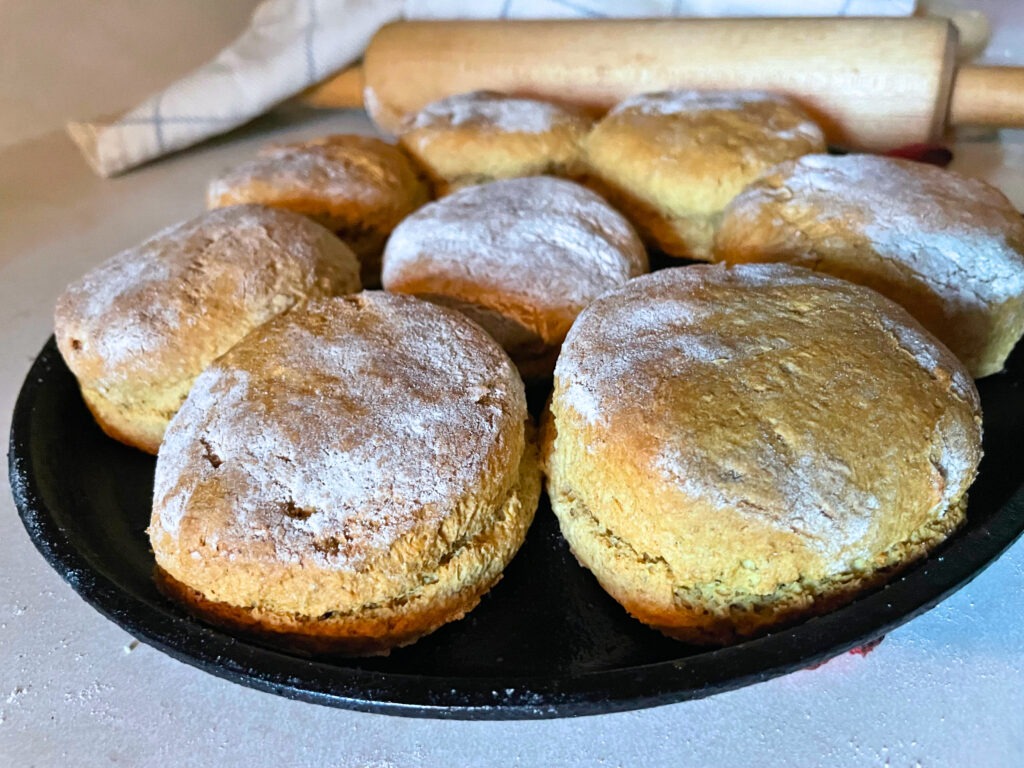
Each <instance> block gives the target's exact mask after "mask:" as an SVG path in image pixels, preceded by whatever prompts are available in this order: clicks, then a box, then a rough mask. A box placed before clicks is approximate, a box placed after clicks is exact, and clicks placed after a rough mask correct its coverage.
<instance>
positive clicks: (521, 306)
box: [382, 176, 647, 378]
mask: <svg viewBox="0 0 1024 768" xmlns="http://www.w3.org/2000/svg"><path fill="white" fill-rule="evenodd" d="M646 271H647V254H646V252H645V251H644V248H643V244H642V243H641V242H640V239H639V238H638V237H637V235H636V233H635V232H634V231H633V228H632V227H631V226H630V225H629V222H627V221H626V220H625V219H624V218H623V217H622V216H621V215H620V214H619V213H617V212H616V211H615V210H614V209H612V208H611V207H610V206H609V205H608V204H607V203H606V202H605V201H604V200H602V199H601V198H600V197H599V196H598V195H596V194H594V193H593V192H591V191H589V190H587V189H584V188H583V187H581V186H579V185H578V184H573V183H572V182H570V181H565V180H563V179H555V178H551V177H548V176H534V177H529V178H524V179H507V180H503V181H496V182H492V183H490V184H483V185H480V186H474V187H467V188H466V189H462V190H459V191H458V192H456V193H454V194H452V195H449V196H448V197H445V198H443V199H441V200H438V201H436V202H434V203H431V204H429V205H426V206H424V207H423V208H421V209H420V210H418V211H417V212H416V213H414V214H413V215H411V216H410V217H409V218H407V219H406V220H405V221H403V222H402V223H401V224H399V225H398V227H397V228H396V229H395V231H394V234H393V235H392V236H391V239H390V240H389V241H388V245H387V250H386V251H385V253H384V267H383V271H382V280H383V283H384V287H385V288H386V289H387V290H389V291H394V292H398V293H410V294H415V295H417V296H420V297H422V298H424V299H429V300H430V301H434V302H436V303H439V304H445V305H448V306H451V307H454V308H456V309H459V310H460V311H462V312H464V313H465V314H467V315H468V316H469V317H471V318H472V319H474V320H476V321H477V322H478V323H480V325H482V326H483V327H484V329H485V330H486V331H488V332H489V333H490V334H491V335H492V336H493V337H494V338H495V339H497V340H498V342H499V343H500V344H501V345H502V346H503V347H504V348H505V349H506V350H507V351H508V353H509V354H510V355H511V356H512V359H513V360H514V361H515V363H516V365H518V366H519V369H520V372H521V373H522V374H523V376H524V377H527V378H538V377H543V376H548V375H550V374H551V370H552V368H553V367H554V362H555V357H557V355H558V349H559V346H560V344H561V343H562V339H563V338H565V334H566V332H567V331H568V330H569V327H570V326H571V325H572V322H573V320H574V319H575V317H576V315H578V314H579V312H580V310H582V309H583V308H584V307H585V306H586V305H587V304H588V303H589V302H590V301H592V300H593V299H595V298H596V297H597V296H599V295H600V294H602V293H604V292H605V291H606V290H608V289H610V288H614V287H616V286H618V285H621V284H623V283H625V282H626V281H627V280H628V279H629V278H631V277H634V276H635V275H639V274H641V273H643V272H646Z"/></svg>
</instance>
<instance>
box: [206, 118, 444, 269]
mask: <svg viewBox="0 0 1024 768" xmlns="http://www.w3.org/2000/svg"><path fill="white" fill-rule="evenodd" d="M428 199H429V194H428V192H427V188H426V185H425V184H424V182H423V181H422V180H421V179H420V178H419V176H418V174H417V171H416V169H415V168H414V167H413V165H412V163H411V162H410V161H409V158H408V157H406V155H405V153H404V152H402V150H401V149H399V148H398V147H396V146H394V145H392V144H388V143H387V142H384V141H381V140H380V139H375V138H372V137H369V136H357V135H350V134H338V135H333V136H324V137H322V138H319V139H313V140H311V141H300V142H295V143H292V144H279V145H272V146H269V147H266V148H265V149H263V150H262V151H261V152H260V153H259V155H258V156H257V157H255V158H253V159H251V160H248V161H246V162H244V163H242V164H240V165H237V166H235V167H234V168H231V169H229V170H227V171H225V172H224V173H223V174H221V175H220V176H219V177H217V178H215V179H214V180H212V181H211V182H210V185H209V187H208V189H207V195H206V200H207V205H208V206H209V207H210V208H218V207H220V206H224V205H234V204H237V203H261V204H263V205H272V206H275V207H278V208H287V209H288V210H291V211H295V212H296V213H301V214H304V215H306V216H309V217H310V218H312V219H313V220H314V221H317V222H318V223H320V224H323V225H324V226H325V227H327V228H328V229H329V230H331V231H332V232H335V233H337V235H338V237H340V238H341V239H342V240H343V241H345V243H346V244H347V245H349V246H350V247H351V248H352V250H353V251H355V253H356V256H358V257H359V261H360V263H361V264H362V272H361V275H360V277H361V279H362V282H363V285H365V286H377V285H380V255H381V252H382V251H383V250H384V243H385V241H386V240H387V238H388V235H389V234H390V233H391V230H392V229H394V228H395V225H396V224H398V222H399V221H401V220H402V219H403V218H405V216H407V215H408V214H409V213H411V212H412V211H414V210H416V208H418V207H419V206H421V205H422V204H423V203H425V202H426V201H427V200H428Z"/></svg>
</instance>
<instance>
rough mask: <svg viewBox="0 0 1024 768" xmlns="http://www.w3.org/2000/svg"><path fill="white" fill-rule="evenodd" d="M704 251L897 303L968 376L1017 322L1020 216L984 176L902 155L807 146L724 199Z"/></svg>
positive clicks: (995, 361) (1018, 327) (1021, 278)
mask: <svg viewBox="0 0 1024 768" xmlns="http://www.w3.org/2000/svg"><path fill="white" fill-rule="evenodd" d="M715 259H716V260H720V261H725V262H728V263H731V264H736V263H743V262H786V263H790V264H796V265H799V266H803V267H809V268H811V269H814V270H817V271H820V272H827V273H828V274H831V275H836V276H837V277H841V278H843V279H845V280H850V281H852V282H855V283H860V284H861V285H866V286H868V287H870V288H873V289H875V290H876V291H878V292H879V293H882V294H884V295H885V296H888V297H889V298H890V299H892V300H893V301H895V302H897V303H898V304H901V305H902V306H903V307H904V309H906V310H907V311H909V312H910V314H912V315H913V316H914V317H915V318H916V319H917V320H918V322H920V323H921V324H922V325H923V326H924V327H925V328H927V329H928V330H929V331H931V332H932V333H933V334H935V336H937V337H938V338H939V339H940V340H941V341H942V342H943V343H944V344H945V345H946V346H947V347H949V348H950V350H951V351H952V352H953V353H954V354H955V355H956V356H957V357H959V358H960V360H961V361H962V362H963V363H964V365H966V366H967V369H968V370H969V371H970V372H971V374H972V375H973V376H975V377H976V378H977V377H981V376H988V375H989V374H993V373H998V372H999V371H1000V370H1002V368H1003V364H1004V363H1005V362H1006V358H1007V357H1008V356H1009V354H1010V351H1011V350H1012V349H1013V347H1014V345H1015V344H1016V343H1017V341H1018V340H1019V339H1020V337H1021V335H1022V334H1024V217H1021V214H1020V213H1019V212H1018V211H1017V210H1016V209H1015V208H1014V207H1013V205H1012V204H1011V203H1010V201H1009V200H1007V199H1006V197H1005V196H1004V195H1003V194H1002V193H1001V192H999V191H998V190H997V189H995V188H994V187H991V186H989V185H988V184H986V183H985V182H983V181H979V180H977V179H970V178H967V177H966V176H961V175H960V174H957V173H953V172H952V171H946V170H942V169H940V168H936V167H934V166H931V165H925V164H922V163H914V162H910V161H908V160H898V159H894V158H886V157H875V156H872V155H846V156H844V157H836V156H831V155H808V156H807V157H803V158H800V159H799V160H795V161H790V162H787V163H783V164H781V165H779V166H778V167H776V168H774V169H772V170H771V171H769V172H768V173H766V174H765V175H764V176H763V177H762V178H761V179H759V180H758V181H757V182H755V183H754V184H751V185H750V186H749V187H748V188H747V189H746V190H744V191H743V192H742V193H741V194H740V195H739V196H738V197H737V198H736V199H735V200H733V202H732V203H730V204H729V206H728V207H727V208H726V210H725V213H724V215H723V218H722V224H721V229H720V230H719V232H718V236H717V237H716V240H715Z"/></svg>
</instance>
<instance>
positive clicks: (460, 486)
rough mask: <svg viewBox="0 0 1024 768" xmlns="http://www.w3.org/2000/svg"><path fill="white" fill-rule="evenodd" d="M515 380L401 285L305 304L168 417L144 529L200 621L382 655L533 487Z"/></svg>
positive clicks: (170, 587)
mask: <svg viewBox="0 0 1024 768" xmlns="http://www.w3.org/2000/svg"><path fill="white" fill-rule="evenodd" d="M528 420H529V417H528V415H527V411H526V400H525V394H524V389H523V383H522V380H521V379H520V378H519V375H518V374H517V373H516V370H515V368H514V366H513V365H512V363H511V361H510V360H509V359H508V356H507V355H506V354H505V353H504V352H503V351H502V350H501V348H500V347H498V345H497V344H495V343H494V341H493V340H492V339H491V338H490V337H488V336H487V334H485V333H484V332H483V331H482V330H480V328H479V327H478V326H477V325H476V324H474V323H472V322H470V321H469V320H467V319H466V318H464V317H462V316H461V315H459V314H458V313H457V312H454V311H452V310H448V309H444V308H443V307H436V306H434V305H432V304H429V303H427V302H423V301H419V300H418V299H415V298H412V297H408V296H395V295H391V294H385V293H376V292H370V293H361V294H357V295H354V296H347V297H343V298H337V299H327V300H324V301H318V302H310V303H309V304H308V305H307V306H306V307H305V308H303V309H302V310H296V311H294V312H289V313H288V314H287V315H284V316H282V317H280V318H277V319H275V320H273V321H271V322H270V323H268V324H266V325H264V326H263V327H261V328H259V329H257V330H256V331H254V332H253V333H252V334H250V335H249V336H248V337H246V339H244V340H243V341H242V342H241V343H239V344H238V345H237V346H236V347H234V348H233V349H232V350H231V351H230V352H228V353H227V354H226V355H224V356H223V357H221V358H220V359H219V360H217V361H216V362H215V363H214V364H213V365H212V366H211V367H210V368H208V369H207V370H206V371H205V372H204V373H203V374H202V375H201V376H200V377H199V379H197V381H196V384H195V386H194V388H193V390H192V393H191V394H190V395H189V398H188V400H187V401H186V402H185V404H184V406H183V407H182V409H181V410H180V411H179V412H178V415H177V416H176V417H175V419H174V421H173V422H172V423H171V426H170V428H169V429H168V431H167V438H166V440H165V441H164V444H163V445H162V446H161V448H160V454H159V456H158V458H157V467H156V479H155V484H154V496H153V498H154V505H153V516H152V521H151V524H150V527H149V534H150V540H151V542H152V546H153V552H154V553H155V555H156V561H157V565H158V567H159V569H160V570H161V583H162V584H163V586H164V588H165V590H167V591H168V592H169V593H170V594H171V595H172V596H174V597H177V598H178V599H182V600H184V601H185V602H186V604H187V605H188V606H189V607H190V609H191V610H193V611H195V612H196V613H198V614H199V615H200V616H202V617H204V618H206V619H208V620H210V621H211V622H214V623H217V624H221V625H226V626H228V627H230V628H232V629H235V630H239V631H242V632H246V633H255V634H257V635H260V636H261V637H263V638H265V639H269V640H271V641H273V642H277V643H285V644H288V645H290V646H292V647H299V648H306V649H310V650H316V651H328V650H329V651H342V652H346V653H354V654H373V653H385V652H387V650H388V649H390V648H392V647H395V646H399V645H405V644H407V643H411V642H413V641H414V640H416V639H417V638H419V637H421V636H422V635H424V634H427V633H428V632H431V631H433V630H434V629H436V628H437V627H439V626H440V625H441V624H443V623H445V622H448V621H452V620H454V619H458V618H460V617H461V616H463V615H464V614H465V613H466V612H467V611H469V610H471V609H472V608H473V607H474V606H475V605H476V604H477V602H478V601H479V600H480V597H481V595H482V594H484V593H485V592H486V591H487V590H488V589H490V587H491V586H492V585H493V584H494V583H495V582H497V581H498V579H499V578H500V577H501V572H502V569H503V568H504V567H505V565H506V564H507V563H508V562H509V561H510V560H511V558H512V556H513V555H514V554H515V552H516V550H517V549H518V548H519V546H520V544H521V543H522V541H523V538H524V536H525V534H526V529H527V527H528V526H529V524H530V522H531V520H532V518H533V514H534V511H535V509H536V506H537V500H538V497H539V495H540V470H539V466H538V464H537V458H536V450H535V448H534V447H533V445H532V444H531V440H530V437H529V434H528V432H529V424H528Z"/></svg>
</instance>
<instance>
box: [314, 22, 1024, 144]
mask: <svg viewBox="0 0 1024 768" xmlns="http://www.w3.org/2000/svg"><path fill="white" fill-rule="evenodd" d="M956 48H957V33H956V29H955V28H954V27H953V26H952V25H951V24H950V23H949V22H948V21H947V20H945V19H936V18H909V19H895V20H894V19H877V18H875V19H873V18H863V19H851V18H842V19H777V18H776V19H773V18H764V19H658V20H653V19H621V20H620V19H614V20H612V19H608V20H606V19H601V20H593V19H585V20H565V21H548V20H543V21H406V22H395V23H393V24H389V25H387V26H385V27H383V28H382V29H381V30H380V31H379V32H378V33H377V34H376V36H375V37H374V38H373V39H372V41H371V42H370V45H369V47H368V48H367V50H366V54H365V56H364V58H363V66H362V68H361V69H359V68H353V69H349V70H347V71H345V72H343V73H342V74H341V75H340V76H338V77H336V78H335V79H333V80H331V81H328V82H327V83H326V84H324V85H322V86H320V87H319V88H318V89H316V90H314V91H313V92H311V93H309V94H307V97H306V101H307V103H312V104H314V105H318V106H332V107H358V106H364V105H365V108H366V110H367V112H368V113H369V114H370V117H371V118H372V119H373V120H374V122H375V123H377V125H378V126H379V127H380V128H381V129H383V130H384V131H386V132H389V133H394V132H395V130H396V128H397V127H398V125H399V123H400V121H401V119H402V117H403V116H404V115H406V114H409V113H411V112H415V111H417V110H419V109H420V108H422V107H423V106H424V105H426V104H428V103H430V102H431V101H434V100H436V99H439V98H442V97H444V96H449V95H452V94H455V93H463V92H466V91H473V90H478V89H490V90H495V91H500V92H504V93H509V94H517V95H523V96H534V97H538V98H543V99H549V100H551V101H558V102H562V103H571V104H576V105H578V106H581V107H584V108H586V109H588V110H591V111H593V112H595V113H601V112H603V111H605V110H607V109H609V108H610V107H612V106H613V105H614V104H616V103H618V102H619V101H621V100H622V99H623V98H625V97H627V96H630V95H633V94H636V93H642V92H645V91H658V90H665V89H672V88H696V89H706V90H711V89H757V90H765V91H773V92H776V93H784V94H788V95H789V96H791V97H792V98H794V99H796V100H797V101H798V102H800V103H801V104H802V105H803V107H804V108H805V109H807V110H808V112H810V113H811V114H812V115H813V116H814V117H815V118H816V119H817V120H818V121H819V122H820V124H821V126H822V128H824V129H825V133H826V135H827V137H828V140H829V142H830V143H831V144H834V145H837V146H845V147H849V148H853V149H863V150H869V151H880V150H886V149H890V148H892V147H896V146H900V145H904V144H911V143H917V142H931V141H935V140H938V139H940V138H941V136H942V134H943V131H944V130H945V128H946V127H947V126H949V125H965V124H970V125H990V126H1007V127H1009V126H1024V67H978V66H962V67H960V68H959V70H958V69H957V68H956V64H955V61H956Z"/></svg>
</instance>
